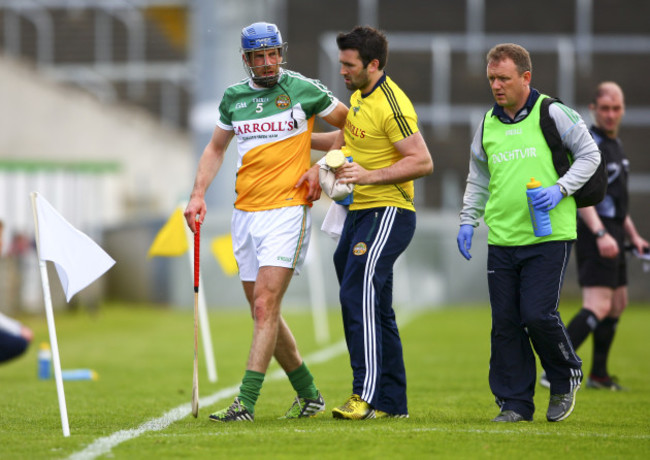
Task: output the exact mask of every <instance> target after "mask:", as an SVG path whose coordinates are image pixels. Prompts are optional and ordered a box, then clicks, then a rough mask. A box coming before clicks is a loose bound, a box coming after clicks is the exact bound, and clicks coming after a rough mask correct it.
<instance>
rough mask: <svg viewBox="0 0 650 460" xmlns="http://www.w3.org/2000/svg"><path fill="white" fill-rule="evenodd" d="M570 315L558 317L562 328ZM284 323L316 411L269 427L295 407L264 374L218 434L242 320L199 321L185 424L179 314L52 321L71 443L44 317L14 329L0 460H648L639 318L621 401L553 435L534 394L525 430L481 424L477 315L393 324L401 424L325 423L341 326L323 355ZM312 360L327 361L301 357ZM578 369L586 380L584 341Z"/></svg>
mask: <svg viewBox="0 0 650 460" xmlns="http://www.w3.org/2000/svg"><path fill="white" fill-rule="evenodd" d="M577 308H578V304H577V303H573V304H572V303H570V302H565V303H564V304H563V306H562V309H561V313H562V316H563V318H564V320H565V322H566V321H568V320H569V319H570V318H571V317H572V315H573V314H574V312H575V311H576V309H577ZM285 318H286V319H287V321H288V323H289V325H290V326H291V328H292V330H293V331H294V334H295V335H296V338H297V340H298V344H299V347H300V349H301V352H302V353H303V355H304V356H305V357H307V358H309V357H310V356H313V358H312V360H311V362H310V361H309V360H307V364H308V366H309V367H310V369H311V371H312V373H313V374H314V376H315V378H316V383H317V385H318V386H319V388H320V390H321V392H322V393H323V395H324V397H325V399H326V402H327V404H328V411H327V412H326V413H325V414H324V415H323V414H322V415H320V416H319V417H316V418H314V419H308V420H294V421H283V420H278V417H279V416H281V415H283V414H284V412H285V411H286V410H287V409H288V408H289V406H290V405H291V403H292V400H293V397H294V395H293V392H292V389H291V386H290V385H289V383H288V380H287V379H286V378H275V377H272V376H273V375H276V374H274V372H277V369H278V366H277V364H275V363H273V364H272V367H271V369H269V373H268V374H267V380H266V382H265V384H264V387H263V389H262V394H261V397H260V400H259V402H258V404H257V406H256V411H255V417H256V419H255V422H254V423H243V422H242V423H237V424H217V423H214V422H210V421H209V420H208V418H207V417H208V415H209V414H210V413H211V412H213V411H215V410H217V409H220V408H222V407H225V406H227V405H229V404H230V402H231V401H232V396H230V395H231V394H232V392H233V391H235V390H236V387H237V386H238V385H239V382H240V379H241V377H242V376H243V372H244V366H245V362H246V358H247V355H248V349H249V345H250V338H251V334H252V332H251V331H252V323H251V320H250V317H249V314H248V312H247V311H245V310H244V309H241V310H238V311H228V312H223V311H211V312H210V322H211V331H212V336H213V342H214V350H215V355H216V359H217V370H218V374H219V381H218V382H217V383H210V382H208V379H207V375H206V372H205V363H204V358H203V353H202V350H201V348H200V349H199V354H200V357H199V360H200V361H199V366H200V377H199V379H200V386H199V389H200V395H201V399H202V405H201V407H200V411H199V417H198V418H197V419H195V418H194V417H192V416H191V414H190V407H189V403H190V399H191V389H192V356H193V319H192V312H191V310H188V311H177V310H169V309H161V308H156V307H148V306H142V305H115V304H107V305H104V306H102V307H101V308H100V310H99V312H98V313H96V314H94V315H90V314H88V313H86V312H83V311H82V312H77V313H57V314H56V325H57V335H58V341H59V348H60V353H61V363H62V367H63V368H64V369H73V368H91V369H94V370H96V371H97V372H98V373H99V376H100V378H99V380H98V381H95V382H92V381H66V382H64V383H65V395H66V401H67V408H68V417H69V422H70V431H71V436H70V437H69V438H64V437H63V435H62V431H61V421H60V416H59V406H58V402H57V395H56V387H55V384H54V381H53V380H49V381H40V380H38V379H37V378H36V352H37V349H38V343H39V342H41V341H47V340H48V335H47V327H46V323H45V318H44V316H43V317H42V318H41V317H30V318H23V320H24V321H25V322H26V323H27V324H28V325H29V326H30V327H32V328H33V329H34V332H35V335H36V337H35V341H34V344H33V345H32V346H31V347H30V349H29V351H28V353H27V355H25V356H23V357H21V358H19V360H16V361H14V362H10V363H6V364H4V365H2V366H0V385H1V386H0V388H1V391H2V396H1V397H0V414H1V415H0V457H1V458H3V459H50V458H56V459H62V458H76V459H81V458H85V459H89V458H117V459H121V458H124V459H140V458H142V459H145V458H162V459H166V458H181V457H182V458H190V459H193V458H247V459H250V458H319V459H320V458H326V459H327V458H337V459H338V458H351V457H359V458H434V457H435V458H492V457H499V458H503V457H511V458H516V457H519V458H558V457H561V458H625V459H630V458H639V459H641V458H650V415H649V414H650V360H649V359H648V353H647V351H646V336H647V332H646V331H647V328H648V325H649V324H650V305H632V306H630V307H629V308H628V310H627V311H626V312H625V314H624V316H623V319H622V320H621V322H620V325H619V329H618V333H617V337H616V341H615V343H614V347H613V351H612V357H611V362H610V370H611V371H612V372H613V373H614V374H617V375H618V376H619V377H620V379H621V383H622V384H623V385H625V386H626V387H627V388H628V389H629V391H627V392H622V393H614V392H604V391H600V390H590V389H586V388H583V389H581V390H580V391H579V392H578V396H577V398H578V399H577V404H576V409H575V412H574V413H573V415H572V416H571V417H570V418H569V419H567V420H566V421H563V422H559V423H548V422H546V418H545V413H546V406H547V404H548V390H546V389H544V388H542V387H539V386H538V387H537V394H536V398H535V402H536V405H537V411H536V414H535V419H534V421H533V422H532V423H518V424H495V423H492V422H490V420H491V418H493V417H494V416H495V415H496V414H497V412H498V408H497V406H496V405H495V404H494V402H493V397H492V394H491V393H490V390H489V387H488V382H487V374H488V359H489V330H490V313H489V309H488V308H487V306H482V307H449V308H444V309H440V310H430V311H425V312H420V313H415V314H414V316H413V317H412V318H411V319H410V320H408V315H407V314H406V312H401V311H398V323H399V324H400V329H401V334H402V339H403V342H404V352H405V360H406V367H407V377H408V384H409V390H408V396H409V409H410V413H411V418H409V419H406V420H367V421H358V422H352V421H341V420H334V419H333V418H332V417H331V413H330V411H329V409H331V408H332V407H334V406H336V405H339V404H341V403H343V402H344V401H345V399H346V398H347V397H348V396H349V394H350V390H351V384H352V375H351V371H350V367H349V360H348V357H347V352H345V350H344V347H340V346H339V347H338V348H337V347H336V346H332V344H336V343H339V344H340V342H341V340H342V328H341V321H340V316H339V314H338V313H337V312H335V311H332V312H330V317H329V321H330V322H329V324H330V331H331V334H332V341H331V342H332V343H331V344H329V345H325V346H319V345H317V344H316V343H315V342H314V339H313V326H312V320H311V316H310V314H309V313H308V312H293V311H292V312H287V313H286V314H285ZM321 349H326V350H329V351H331V353H329V354H327V353H325V354H320V355H314V353H316V352H317V351H319V350H321ZM337 350H339V351H340V350H342V352H338V353H337ZM579 355H580V356H581V357H582V358H583V361H584V370H585V372H588V371H589V368H590V365H591V362H590V355H591V342H590V341H588V342H586V343H585V344H584V345H583V346H582V347H581V349H580V350H579ZM206 401H207V402H208V403H209V405H206ZM179 414H180V415H179ZM184 414H186V415H184ZM102 446H103V448H102ZM106 446H108V447H106Z"/></svg>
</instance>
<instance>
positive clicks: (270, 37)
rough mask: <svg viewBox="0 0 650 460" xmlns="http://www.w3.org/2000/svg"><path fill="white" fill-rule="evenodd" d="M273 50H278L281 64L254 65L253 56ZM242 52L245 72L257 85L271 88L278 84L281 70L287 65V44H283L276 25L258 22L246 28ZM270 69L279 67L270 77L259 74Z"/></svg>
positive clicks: (242, 39) (242, 38)
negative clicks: (256, 53)
mask: <svg viewBox="0 0 650 460" xmlns="http://www.w3.org/2000/svg"><path fill="white" fill-rule="evenodd" d="M273 49H277V50H278V54H279V58H280V59H279V62H277V63H275V64H267V63H264V64H262V65H257V66H256V65H254V63H253V55H254V53H255V52H258V51H268V50H273ZM241 52H242V61H243V64H244V70H245V71H246V73H247V74H248V76H250V77H251V78H252V80H253V82H254V83H255V84H257V85H259V86H264V87H267V88H270V87H272V86H274V85H275V84H276V83H277V82H278V79H279V78H280V73H281V69H282V67H283V66H284V65H285V64H286V60H285V56H286V53H287V43H284V42H282V35H280V30H279V29H278V28H277V26H276V25H275V24H270V23H268V22H256V23H254V24H251V25H250V26H247V27H244V28H243V29H242V31H241ZM269 67H277V72H275V74H274V75H268V76H265V75H258V74H257V73H262V72H261V71H262V70H263V69H265V68H269ZM256 71H257V73H256Z"/></svg>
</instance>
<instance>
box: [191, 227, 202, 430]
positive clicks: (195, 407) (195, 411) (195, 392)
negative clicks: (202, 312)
mask: <svg viewBox="0 0 650 460" xmlns="http://www.w3.org/2000/svg"><path fill="white" fill-rule="evenodd" d="M195 225H196V231H195V232H194V374H193V377H192V415H193V416H194V418H196V417H198V415H199V254H200V247H201V222H199V216H198V215H197V216H196V221H195Z"/></svg>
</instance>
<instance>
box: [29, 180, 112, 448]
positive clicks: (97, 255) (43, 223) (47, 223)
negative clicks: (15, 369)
mask: <svg viewBox="0 0 650 460" xmlns="http://www.w3.org/2000/svg"><path fill="white" fill-rule="evenodd" d="M31 198H32V210H33V212H34V228H35V234H36V250H37V253H38V265H39V269H40V272H41V282H42V284H43V301H44V302H45V316H46V317H47V328H48V331H49V333H50V346H51V348H52V367H53V368H54V380H55V381H56V391H57V395H58V398H59V412H60V413H61V426H62V428H63V436H66V437H67V436H70V426H69V425H68V409H67V408H66V404H65V394H64V391H63V377H62V375H61V360H60V359H59V345H58V343H57V340H56V328H55V326H54V309H53V308H52V296H51V294H50V283H49V278H48V275H47V265H46V264H45V261H46V260H50V261H52V262H53V263H54V265H55V266H56V271H57V272H58V274H59V279H60V280H61V285H62V286H63V290H64V291H65V295H66V298H67V300H68V302H69V301H70V299H71V298H72V296H73V295H75V294H76V293H77V292H79V291H80V290H82V289H83V288H85V287H86V286H88V285H89V284H90V283H92V282H93V281H95V280H96V279H97V278H99V277H100V276H101V275H103V274H104V273H105V272H106V271H107V270H108V269H109V268H111V267H112V266H113V264H115V261H114V260H113V259H112V258H111V257H110V256H109V255H108V254H106V253H105V252H104V250H103V249H102V248H100V247H99V246H98V245H97V243H95V242H94V241H93V240H91V239H90V238H89V237H88V236H87V235H85V234H84V233H81V232H80V231H79V230H77V229H76V228H74V227H73V226H72V225H70V223H69V222H68V221H67V220H65V219H64V218H63V216H61V214H59V213H58V212H56V210H55V209H54V208H53V207H52V205H51V204H50V203H48V202H47V200H46V199H45V198H43V197H42V196H41V195H39V194H38V193H37V192H32V193H31Z"/></svg>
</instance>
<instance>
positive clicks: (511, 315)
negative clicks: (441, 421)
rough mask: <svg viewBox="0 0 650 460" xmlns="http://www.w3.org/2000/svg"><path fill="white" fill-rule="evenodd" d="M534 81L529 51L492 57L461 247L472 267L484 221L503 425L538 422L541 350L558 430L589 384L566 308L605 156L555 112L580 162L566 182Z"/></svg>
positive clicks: (501, 49) (515, 49) (569, 117)
mask: <svg viewBox="0 0 650 460" xmlns="http://www.w3.org/2000/svg"><path fill="white" fill-rule="evenodd" d="M531 75H532V64H531V60H530V55H529V54H528V51H526V50H525V49H524V48H523V47H521V46H519V45H515V44H512V43H506V44H500V45H497V46H495V47H494V48H492V49H491V50H490V51H489V52H488V54H487V77H488V81H489V83H490V88H491V90H492V95H493V96H494V99H495V101H496V103H495V105H494V107H493V108H492V109H491V110H489V111H488V112H487V113H486V115H485V117H484V118H483V120H482V121H481V124H480V126H479V128H478V129H477V131H476V134H475V136H474V140H473V142H472V146H471V156H470V163H469V174H468V177H467V185H466V188H465V195H464V197H463V209H462V210H461V212H460V230H459V232H458V239H457V241H458V248H459V250H460V252H461V254H462V255H463V256H464V257H465V258H466V259H467V260H469V259H470V258H471V255H470V253H469V251H470V249H471V243H472V236H473V233H474V227H476V226H478V224H479V222H478V219H479V218H480V217H481V216H484V220H485V224H486V225H487V226H488V228H489V233H488V260H487V274H488V289H489V294H490V305H491V308H492V332H491V356H490V374H489V381H490V389H491V390H492V393H493V394H494V396H495V400H496V403H497V405H498V406H499V408H500V413H499V415H497V416H496V418H494V420H493V421H495V422H519V421H532V419H533V413H534V412H535V405H534V402H533V396H534V393H535V381H536V364H535V355H534V353H533V348H534V350H535V351H536V352H537V354H538V355H539V358H540V361H541V363H542V366H543V367H544V370H545V371H546V374H547V377H548V379H549V381H550V383H551V389H550V402H549V406H548V411H547V413H546V418H547V420H548V421H551V422H556V421H560V420H564V419H565V418H567V417H568V416H569V415H570V414H571V412H572V411H573V408H574V406H575V394H576V391H577V390H578V388H579V387H580V382H581V380H582V370H581V367H582V361H581V360H580V358H579V357H578V356H577V355H576V353H575V350H574V348H573V345H572V344H571V341H570V339H569V336H568V335H567V332H566V329H565V326H564V324H563V322H562V319H561V318H560V314H559V312H558V311H557V308H558V304H559V298H560V289H561V287H562V281H563V279H564V273H565V270H566V265H567V261H568V259H569V254H570V252H571V247H572V244H573V241H574V240H575V239H576V203H575V200H574V199H573V197H572V196H571V195H572V194H573V193H574V192H575V191H576V190H578V189H579V188H580V187H581V186H582V185H583V184H584V183H585V182H586V181H587V180H588V179H589V178H590V177H591V176H592V174H593V173H594V172H595V171H596V168H597V167H598V165H599V163H600V157H601V156H600V153H599V151H598V147H597V145H596V143H595V142H594V141H593V139H592V137H591V136H590V135H589V131H588V130H587V126H586V125H585V123H584V121H583V120H582V119H581V117H580V116H579V115H578V114H577V113H576V112H575V111H573V110H572V109H570V108H569V107H566V106H565V105H563V104H561V103H554V104H551V106H550V107H549V114H550V116H551V118H552V119H553V121H554V122H555V125H556V127H557V129H558V132H559V133H560V136H561V137H562V142H563V144H564V145H565V147H566V148H568V149H569V150H570V151H571V152H572V157H573V163H572V165H571V168H570V169H569V170H568V171H567V173H566V174H564V175H563V176H562V177H558V174H557V172H556V171H555V167H554V166H553V159H552V153H551V150H550V148H549V147H548V145H547V144H546V141H545V138H544V135H543V133H542V129H541V127H540V103H541V101H542V100H543V99H544V98H546V97H547V96H545V95H542V94H540V93H539V92H538V91H537V90H536V89H534V88H531V87H530V81H531ZM533 177H534V178H535V179H536V180H537V181H539V182H541V184H542V189H541V191H539V192H538V193H537V195H535V196H534V198H532V200H531V206H532V207H534V208H535V209H536V210H537V211H548V213H549V216H550V222H551V233H550V234H547V235H546V236H536V235H535V233H534V231H533V223H532V221H531V213H530V212H529V206H528V200H527V194H526V184H527V183H528V182H530V181H531V178H533ZM531 344H532V345H531Z"/></svg>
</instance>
